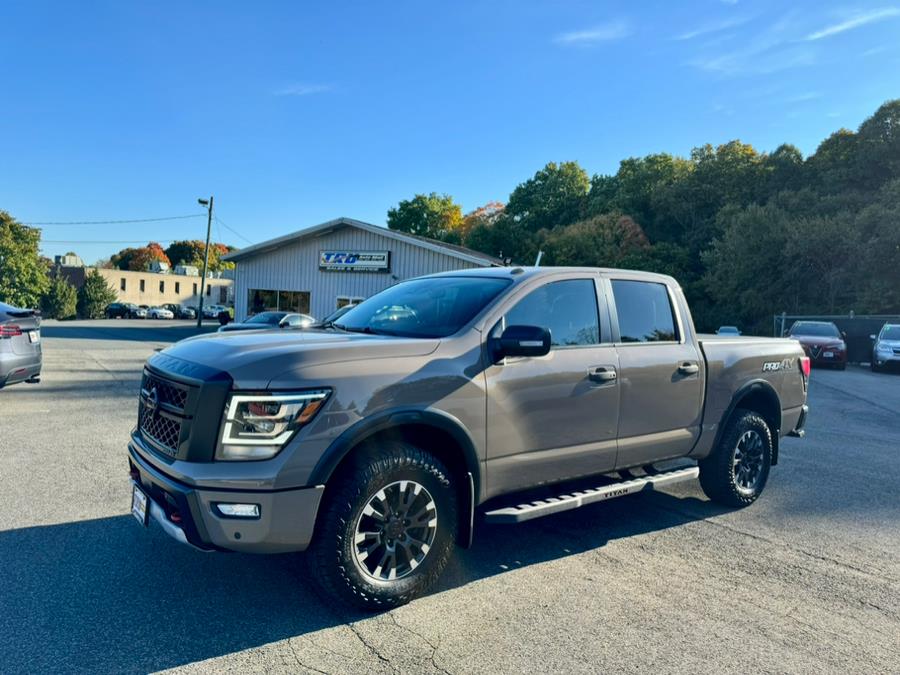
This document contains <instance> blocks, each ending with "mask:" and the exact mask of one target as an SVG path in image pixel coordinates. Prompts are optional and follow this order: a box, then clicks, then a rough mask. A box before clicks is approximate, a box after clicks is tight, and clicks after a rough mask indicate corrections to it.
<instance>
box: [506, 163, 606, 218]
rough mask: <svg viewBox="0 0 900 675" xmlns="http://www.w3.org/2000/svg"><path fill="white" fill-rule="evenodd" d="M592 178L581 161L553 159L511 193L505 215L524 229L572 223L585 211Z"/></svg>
mask: <svg viewBox="0 0 900 675" xmlns="http://www.w3.org/2000/svg"><path fill="white" fill-rule="evenodd" d="M590 187H591V180H590V178H589V177H588V175H587V172H585V170H584V169H582V168H581V167H580V166H579V165H578V162H562V163H560V164H557V163H556V162H550V163H549V164H547V165H546V166H545V167H544V168H543V169H541V170H540V171H538V172H537V173H535V174H534V176H533V177H532V178H529V179H528V180H526V181H525V182H524V183H520V184H519V185H517V186H516V188H515V189H514V190H513V191H512V194H510V195H509V201H508V202H507V204H506V209H505V215H506V216H507V217H508V218H511V219H512V220H513V221H514V222H515V223H516V224H517V225H519V226H520V228H521V229H522V230H523V231H524V232H532V233H533V232H537V231H538V230H552V229H553V228H554V227H558V226H560V225H571V224H572V223H574V222H576V221H577V220H579V219H580V218H581V217H582V215H583V214H584V211H585V207H586V205H587V196H588V191H589V190H590Z"/></svg>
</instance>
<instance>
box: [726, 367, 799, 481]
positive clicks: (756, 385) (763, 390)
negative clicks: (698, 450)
mask: <svg viewBox="0 0 900 675" xmlns="http://www.w3.org/2000/svg"><path fill="white" fill-rule="evenodd" d="M760 394H761V395H762V396H764V397H766V398H767V399H769V401H770V402H771V403H772V404H773V408H774V409H775V410H776V411H777V417H776V419H775V420H774V422H775V428H774V429H773V433H772V465H773V466H774V465H775V464H777V463H778V445H779V438H780V435H781V412H782V411H781V398H780V397H779V396H778V392H777V391H775V387H773V386H772V383H771V382H769V381H768V380H763V379H762V378H757V379H754V380H750V381H749V382H745V383H744V384H743V385H741V386H740V388H739V389H738V390H737V391H736V392H734V395H733V396H732V397H731V402H730V403H729V404H728V407H727V408H726V409H725V412H724V413H723V414H722V418H721V419H720V420H719V428H718V430H717V431H716V439H715V441H714V442H713V447H714V448H715V447H718V445H719V441H720V440H721V439H722V434H723V433H724V431H725V424H726V423H727V422H728V420H729V419H730V418H731V415H732V413H734V411H735V409H737V408H740V407H741V402H742V401H744V400H746V399H747V398H748V397H749V396H751V395H760Z"/></svg>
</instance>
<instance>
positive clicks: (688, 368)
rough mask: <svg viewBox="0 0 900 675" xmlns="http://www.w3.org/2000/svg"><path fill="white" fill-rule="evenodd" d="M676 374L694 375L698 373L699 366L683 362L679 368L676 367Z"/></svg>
mask: <svg viewBox="0 0 900 675" xmlns="http://www.w3.org/2000/svg"><path fill="white" fill-rule="evenodd" d="M678 372H679V373H681V374H682V375H696V374H697V373H699V372H700V366H698V365H697V364H696V363H691V362H690V361H685V362H684V363H682V364H681V365H680V366H678Z"/></svg>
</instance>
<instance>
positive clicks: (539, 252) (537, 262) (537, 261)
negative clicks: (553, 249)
mask: <svg viewBox="0 0 900 675" xmlns="http://www.w3.org/2000/svg"><path fill="white" fill-rule="evenodd" d="M543 257H544V252H543V251H538V254H537V259H536V260H535V261H534V266H535V267H540V266H541V258H543Z"/></svg>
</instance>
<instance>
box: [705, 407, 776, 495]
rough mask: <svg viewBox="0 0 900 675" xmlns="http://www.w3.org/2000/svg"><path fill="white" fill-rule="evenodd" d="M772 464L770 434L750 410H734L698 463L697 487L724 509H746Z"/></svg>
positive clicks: (761, 419) (762, 485)
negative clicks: (712, 446)
mask: <svg viewBox="0 0 900 675" xmlns="http://www.w3.org/2000/svg"><path fill="white" fill-rule="evenodd" d="M771 464H772V432H771V431H770V430H769V425H768V424H766V421H765V420H764V419H763V418H762V417H760V416H759V415H758V414H757V413H755V412H753V411H752V410H742V409H738V410H735V411H734V413H733V414H732V416H731V418H730V419H729V420H728V423H727V425H726V427H725V431H724V432H723V433H722V437H721V438H720V439H719V443H718V445H717V446H716V447H715V448H714V449H713V451H712V453H711V454H710V455H709V457H707V458H706V459H703V460H701V461H700V486H701V487H702V488H703V492H705V493H706V496H707V497H709V498H710V499H712V500H713V501H714V502H718V503H720V504H724V505H726V506H738V507H740V506H748V505H749V504H752V503H753V502H755V501H756V499H757V498H758V497H759V495H760V494H761V493H762V491H763V488H764V487H765V486H766V481H767V480H768V478H769V468H770V467H771Z"/></svg>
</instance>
